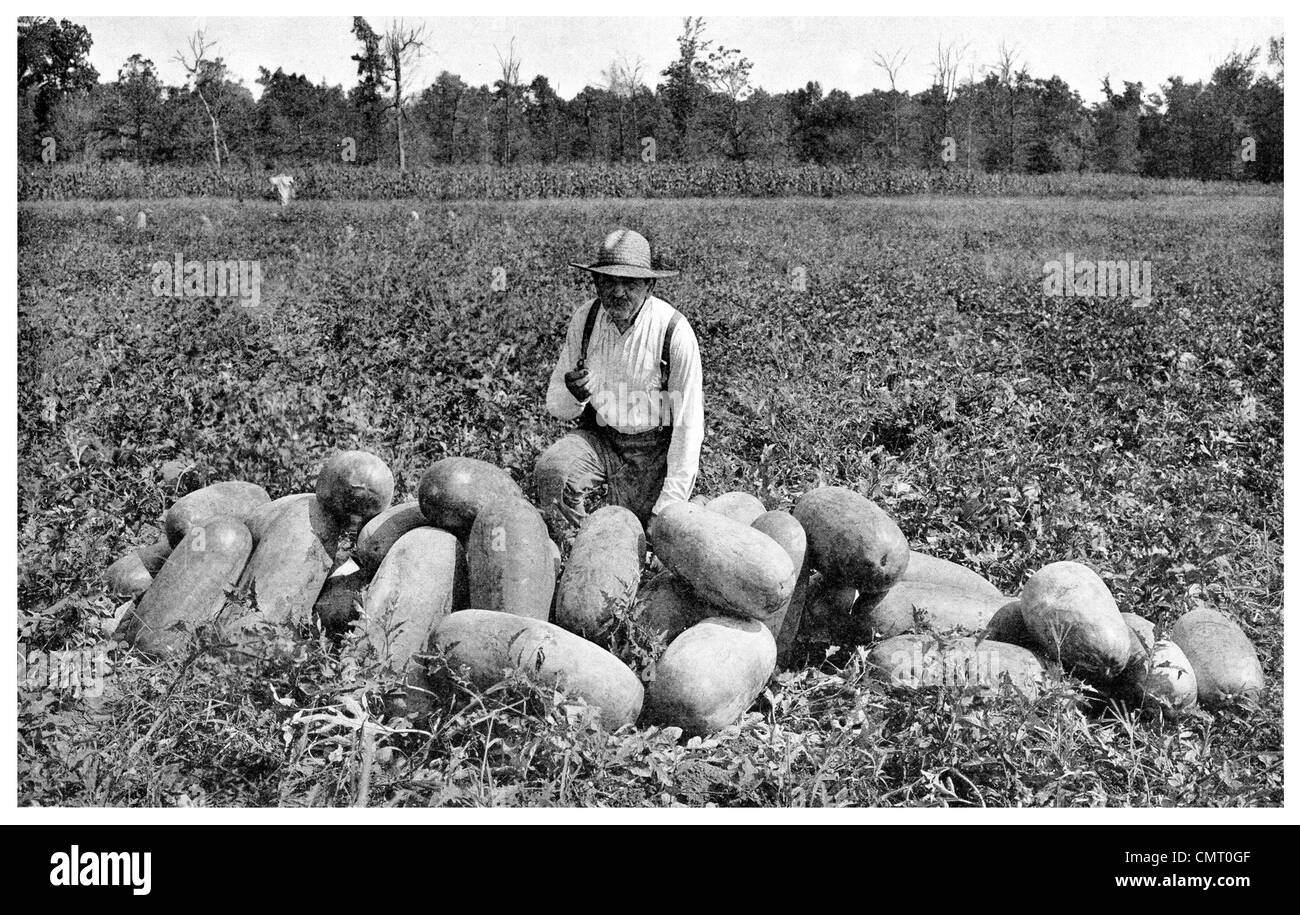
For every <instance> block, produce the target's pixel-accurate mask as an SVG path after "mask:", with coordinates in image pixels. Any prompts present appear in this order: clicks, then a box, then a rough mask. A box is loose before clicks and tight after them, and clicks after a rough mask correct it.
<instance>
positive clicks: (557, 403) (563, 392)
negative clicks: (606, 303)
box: [546, 300, 595, 419]
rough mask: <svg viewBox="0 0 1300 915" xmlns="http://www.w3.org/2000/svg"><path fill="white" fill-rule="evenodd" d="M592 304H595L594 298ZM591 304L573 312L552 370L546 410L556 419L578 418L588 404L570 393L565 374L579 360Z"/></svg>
mask: <svg viewBox="0 0 1300 915" xmlns="http://www.w3.org/2000/svg"><path fill="white" fill-rule="evenodd" d="M591 304H595V303H594V300H593V302H592V303H591ZM591 304H589V305H588V306H587V307H586V308H579V309H578V310H577V311H575V312H574V313H573V318H572V319H571V320H570V321H569V332H568V334H566V335H565V338H564V346H562V347H561V348H560V358H559V359H558V360H557V361H556V363H555V368H554V369H553V370H552V371H551V383H550V385H549V386H548V387H547V389H546V412H547V413H550V414H551V415H552V416H554V417H555V418H556V419H577V418H578V417H579V416H581V415H582V408H583V407H584V406H585V405H586V401H579V400H577V399H576V398H575V397H574V396H573V395H572V394H570V393H569V388H568V386H567V385H565V383H564V376H565V374H566V373H568V372H570V371H572V370H573V367H574V365H576V364H577V361H578V360H577V357H576V356H575V355H574V354H575V353H577V352H578V351H579V350H580V349H582V327H583V325H584V324H585V323H586V321H587V311H588V310H589V309H590V308H591Z"/></svg>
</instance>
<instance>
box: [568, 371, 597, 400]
mask: <svg viewBox="0 0 1300 915" xmlns="http://www.w3.org/2000/svg"><path fill="white" fill-rule="evenodd" d="M590 383H591V372H589V371H587V369H586V368H585V367H582V368H576V369H573V370H572V371H569V372H565V373H564V386H565V387H566V388H568V389H569V393H570V394H572V395H573V399H574V400H576V401H578V402H579V403H585V402H586V401H588V400H590V399H591V391H590V389H588V387H587V385H589V384H590Z"/></svg>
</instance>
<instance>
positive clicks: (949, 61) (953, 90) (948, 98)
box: [932, 40, 969, 136]
mask: <svg viewBox="0 0 1300 915" xmlns="http://www.w3.org/2000/svg"><path fill="white" fill-rule="evenodd" d="M968 47H969V45H962V46H961V47H957V45H956V44H955V43H953V42H949V43H948V44H946V45H945V44H944V43H943V41H942V40H940V41H939V47H938V49H937V50H936V52H935V57H934V63H933V65H932V66H933V68H934V70H933V72H934V85H935V87H936V88H938V90H939V101H940V105H941V110H942V114H943V125H942V127H943V129H942V133H943V135H944V136H948V133H949V123H948V117H949V111H950V110H951V107H952V102H953V99H955V98H956V97H957V70H958V68H960V67H961V61H962V58H963V57H965V56H966V49H967V48H968Z"/></svg>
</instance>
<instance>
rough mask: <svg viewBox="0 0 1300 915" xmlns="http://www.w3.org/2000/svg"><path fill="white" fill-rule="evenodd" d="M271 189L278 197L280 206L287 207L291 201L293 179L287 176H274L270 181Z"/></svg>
mask: <svg viewBox="0 0 1300 915" xmlns="http://www.w3.org/2000/svg"><path fill="white" fill-rule="evenodd" d="M271 187H273V188H275V190H276V192H277V193H278V194H279V195H280V206H281V207H287V206H288V205H289V201H290V200H292V199H293V178H292V177H291V176H289V175H276V176H275V177H274V178H272V179H271Z"/></svg>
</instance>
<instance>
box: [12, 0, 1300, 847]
mask: <svg viewBox="0 0 1300 915" xmlns="http://www.w3.org/2000/svg"><path fill="white" fill-rule="evenodd" d="M27 6H29V7H30V4H27ZM298 9H300V10H301V13H300V14H301V15H305V16H322V15H347V16H351V15H355V14H357V13H362V14H370V15H373V14H372V13H371V12H370V11H367V10H357V9H356V7H355V5H347V6H345V5H342V4H340V3H337V2H333V0H325V2H319V0H318V2H314V3H311V4H306V3H300V4H289V5H288V7H287V8H286V7H285V6H280V7H278V8H277V10H276V15H277V16H286V15H294V14H297V10H298ZM988 9H989V7H987V6H986V7H981V10H982V11H986V10H988ZM995 9H996V14H997V16H1023V17H1031V18H1042V19H1048V20H1050V19H1059V18H1069V16H1066V15H1061V16H1044V15H1043V14H1042V10H1041V5H1040V4H1038V3H1032V2H1028V0H1015V2H1000V3H998V4H997V5H996V7H995ZM1288 9H1289V7H1288V6H1286V5H1284V4H1282V3H1281V2H1277V0H1266V2H1263V3H1258V4H1253V5H1252V6H1251V7H1250V8H1249V14H1250V15H1252V16H1258V17H1259V18H1281V19H1283V20H1284V22H1285V26H1286V28H1285V31H1289V25H1290V21H1291V18H1292V17H1291V16H1290V15H1288V13H1287V11H1288ZM176 10H177V8H176V7H175V5H173V4H164V3H160V2H152V3H139V2H135V3H124V4H117V5H115V6H114V7H113V12H114V14H115V15H146V16H174V14H175V12H176ZM907 10H908V13H909V16H907V17H898V18H918V17H921V16H960V17H970V16H971V15H972V10H971V7H970V6H969V4H967V3H959V2H955V0H947V2H937V3H936V2H930V3H925V2H919V3H913V4H909V6H908V7H907ZM265 11H266V7H265V4H263V3H251V2H247V0H237V2H226V3H223V4H222V5H221V9H220V11H219V13H214V14H213V15H221V16H257V15H258V14H262V13H265ZM798 11H799V14H800V15H804V16H826V15H850V16H853V17H855V18H856V17H862V18H869V17H872V16H874V15H881V14H884V13H885V12H886V11H885V10H879V11H877V10H864V9H862V8H861V7H859V6H856V5H855V6H850V5H849V4H846V3H826V2H819V0H811V2H804V3H801V4H799V7H798ZM383 12H384V14H385V15H388V14H390V13H396V14H398V15H411V16H422V17H425V18H441V17H439V16H436V15H430V14H429V13H428V9H427V6H424V5H415V4H398V5H397V8H396V9H394V8H392V7H389V8H388V9H386V10H384V11H383ZM650 12H651V10H648V9H645V8H631V9H627V8H625V9H623V10H622V11H612V10H611V9H610V5H609V4H597V3H594V2H590V0H587V2H581V3H575V2H551V3H547V4H546V6H545V8H544V10H543V9H539V7H538V6H537V5H536V4H533V3H526V2H522V0H502V2H499V3H497V4H494V6H493V13H494V14H495V15H520V16H526V15H539V14H543V13H544V14H545V15H551V16H554V15H605V16H608V15H620V13H621V14H622V15H628V16H633V15H636V16H645V15H648V14H649V13H650ZM1223 12H1225V10H1224V9H1223V8H1222V7H1221V6H1217V5H1216V6H1211V5H1210V4H1202V5H1200V6H1198V7H1197V9H1195V10H1194V11H1193V15H1195V16H1204V17H1210V18H1213V17H1216V16H1218V15H1221V14H1222V13H1223ZM1236 12H1245V10H1237V11H1236ZM104 13H105V10H104V7H103V6H102V4H96V3H87V2H70V3H66V4H63V5H61V6H60V8H59V9H57V10H53V11H43V10H39V11H38V10H32V9H30V8H28V9H24V10H23V14H24V15H52V16H55V17H62V16H102V15H104ZM653 13H654V14H655V15H664V16H683V15H695V14H703V15H705V16H708V15H711V14H712V15H743V16H761V15H767V16H773V15H789V14H790V6H789V4H779V3H775V2H771V0H752V2H745V3H740V2H735V0H732V2H727V3H717V2H714V3H710V4H707V5H706V8H705V9H702V10H701V9H698V8H692V7H689V6H683V5H680V4H667V5H659V6H655V7H654V8H653ZM864 14H866V15H864ZM1069 15H1070V16H1078V15H1087V16H1103V17H1129V16H1168V17H1186V16H1187V15H1188V9H1187V5H1186V4H1185V3H1179V2H1172V0H1162V2H1144V3H1133V2H1131V0H1130V2H1116V0H1099V2H1093V3H1090V4H1089V5H1088V7H1087V9H1086V10H1077V11H1071V13H1070V14H1069ZM177 18H199V17H196V16H194V14H193V12H192V11H190V12H189V15H188V16H184V17H177ZM6 54H7V55H8V56H9V66H8V69H7V71H6V72H8V73H13V72H15V70H14V66H15V63H16V56H17V50H16V46H15V45H13V44H10V45H8V46H7V51H6ZM3 104H4V108H5V112H6V120H5V123H6V124H9V125H13V124H16V122H17V121H16V118H17V112H16V105H15V96H14V94H13V93H12V92H8V93H5V94H4V100H3ZM1293 108H1294V106H1293ZM1296 117H1297V116H1296V115H1295V113H1294V111H1293V110H1289V111H1288V112H1287V114H1286V126H1287V131H1286V133H1287V134H1288V135H1290V134H1293V133H1295V131H1294V130H1292V129H1291V128H1292V127H1293V125H1294V122H1295V119H1296ZM0 145H2V146H3V156H4V162H5V167H6V169H7V171H6V173H7V174H9V175H12V176H16V175H17V161H16V147H15V144H14V143H13V142H12V141H10V142H7V143H4V144H0ZM1294 150H1295V146H1294V144H1292V149H1291V151H1290V152H1288V154H1287V157H1286V165H1287V170H1288V171H1289V172H1290V173H1291V174H1292V175H1295V174H1298V172H1296V171H1295V167H1296V164H1297V163H1296V162H1295V159H1296V156H1297V153H1295V151H1294ZM5 207H6V208H7V210H8V212H7V214H6V218H5V220H4V222H3V232H4V236H5V237H4V248H3V252H4V258H5V272H6V274H7V275H8V277H9V278H10V281H9V283H8V285H7V286H6V287H5V290H4V302H5V306H6V307H5V308H4V309H3V318H2V319H0V320H2V321H3V327H4V332H5V336H6V339H7V340H8V342H9V352H11V353H15V354H16V352H17V261H16V251H17V230H16V226H17V202H16V198H15V199H6V200H5ZM1293 211H1294V206H1293V204H1292V202H1290V201H1287V202H1285V203H1284V213H1285V218H1286V221H1287V222H1292V219H1291V214H1292V212H1293ZM1295 245H1296V242H1295V239H1294V237H1292V238H1290V239H1288V240H1287V242H1286V244H1285V255H1286V266H1287V268H1288V272H1289V268H1290V265H1291V264H1292V263H1295V262H1296V258H1295V257H1294V256H1293V255H1294V253H1295ZM1231 304H1232V303H1225V306H1226V307H1231ZM1294 324H1295V322H1294V321H1293V320H1291V319H1290V318H1289V315H1288V317H1287V319H1286V333H1285V341H1284V364H1285V378H1286V379H1287V380H1288V383H1287V385H1286V392H1285V398H1286V401H1287V402H1292V403H1293V402H1294V400H1293V396H1292V395H1293V394H1294V390H1293V387H1292V385H1291V384H1290V383H1289V380H1290V379H1292V378H1294V377H1295V364H1294V363H1295V358H1294V354H1295V345H1294V343H1295V341H1294V339H1293V337H1292V329H1293V325H1294ZM4 386H5V390H4V395H3V396H4V405H5V410H6V414H7V420H8V421H7V423H6V425H5V427H4V435H5V437H6V439H7V440H8V442H7V447H5V448H4V449H3V451H2V454H0V459H2V460H3V462H4V463H3V466H4V469H5V477H6V478H7V480H8V481H9V488H8V489H7V491H6V493H5V499H6V501H7V502H8V504H10V505H11V506H12V508H11V513H10V516H9V517H10V519H11V520H10V522H9V523H8V524H7V525H5V527H4V533H3V537H4V541H3V542H4V543H5V544H6V545H7V546H8V547H9V548H10V553H9V554H10V556H14V557H16V556H17V533H16V519H17V464H16V458H17V413H16V409H17V406H16V405H17V363H16V360H15V362H13V363H10V364H9V366H8V367H7V368H6V370H5V372H4ZM1291 412H1293V411H1289V412H1288V414H1287V416H1286V417H1285V420H1284V436H1285V438H1284V441H1286V442H1292V441H1294V440H1295V438H1294V436H1295V432H1296V429H1295V424H1294V423H1293V422H1292V416H1291ZM1293 471H1294V467H1293V462H1292V461H1291V460H1290V459H1289V455H1288V459H1287V460H1286V467H1285V491H1286V492H1294V491H1295V483H1296V477H1295V473H1294V472H1293ZM1292 508H1293V506H1292V504H1291V502H1288V504H1287V505H1286V507H1285V512H1284V519H1285V530H1284V536H1285V531H1289V530H1294V529H1295V527H1294V524H1293V521H1294V514H1295V513H1294V511H1293V510H1292ZM1284 542H1285V556H1286V560H1285V568H1290V567H1291V563H1290V558H1291V556H1292V554H1293V553H1294V550H1293V549H1292V546H1291V542H1290V541H1289V540H1286V541H1284ZM3 577H4V587H6V588H7V591H5V593H8V594H10V595H14V594H16V592H17V580H16V571H15V567H14V565H13V563H12V562H11V563H9V564H7V565H5V566H4V569H3ZM1283 616H1284V619H1285V618H1288V617H1289V614H1287V613H1285V612H1284V614H1283ZM7 620H8V622H7V628H6V630H5V631H6V633H7V636H6V637H7V638H12V637H13V635H12V634H14V633H15V623H16V608H15V610H14V611H13V612H12V613H10V614H9V615H8V616H7ZM1293 641H1294V640H1293V639H1292V638H1291V635H1290V633H1287V635H1286V639H1285V648H1284V657H1285V665H1286V668H1288V669H1291V670H1295V663H1294V662H1295V658H1294V657H1293V656H1292V655H1293V651H1292V644H1291V643H1292V642H1293ZM2 664H3V666H0V676H3V678H4V679H3V682H8V683H14V682H16V665H15V661H14V654H13V653H12V652H10V651H6V652H5V656H4V660H3V662H2ZM1294 680H1295V675H1294V674H1293V675H1292V676H1291V677H1290V680H1289V681H1288V682H1287V683H1286V684H1285V686H1284V718H1285V725H1286V727H1285V734H1286V735H1288V736H1289V735H1291V734H1293V733H1294V732H1295V723H1296V722H1295V717H1296V716H1295V713H1294V709H1295V688H1294V683H1293V682H1292V681H1294ZM3 709H4V711H3V715H4V723H5V728H4V733H6V734H14V735H15V739H16V732H15V729H16V724H17V721H16V710H15V706H14V703H12V702H5V703H3ZM1289 743H1290V742H1289V741H1287V744H1288V745H1287V746H1286V747H1285V751H1289V750H1290V746H1289ZM15 766H16V754H15V753H14V752H5V753H3V754H0V792H3V793H4V794H3V797H0V809H3V810H4V814H5V816H4V821H5V822H13V823H25V824H36V823H42V824H78V823H92V822H93V823H104V824H117V823H121V824H186V823H203V824H236V823H249V824H272V823H295V824H325V823H349V824H352V823H365V824H417V823H435V822H436V823H446V824H459V825H467V824H502V823H606V824H611V823H618V824H647V823H693V824H699V823H711V824H755V825H757V824H765V823H791V824H796V823H797V824H807V823H818V824H845V823H858V824H866V823H873V824H874V823H879V824H895V825H896V824H944V825H951V824H1045V823H1068V824H1080V825H1082V824H1103V823H1104V824H1125V825H1139V824H1176V825H1192V824H1280V823H1295V822H1297V819H1298V818H1297V816H1296V812H1295V811H1296V808H1297V804H1296V803H1295V802H1293V801H1291V800H1290V797H1291V795H1292V794H1293V792H1294V790H1295V789H1294V786H1295V784H1296V781H1295V774H1296V762H1295V760H1294V758H1293V757H1292V754H1291V753H1290V752H1286V754H1285V767H1284V772H1285V785H1286V787H1287V788H1290V789H1291V790H1289V791H1287V795H1286V796H1287V801H1288V802H1287V803H1286V805H1285V806H1284V807H1283V808H1280V809H1248V810H1207V809H1199V808H1198V809H1169V808H1105V809H1098V810H1079V809H1057V808H1047V809H1032V810H1023V809H1004V808H999V809H989V810H935V809H917V808H854V809H849V810H786V809H781V808H764V809H755V810H748V809H718V810H692V809H680V810H641V809H617V810H575V809H560V808H552V809H474V810H446V809H437V810H410V809H403V810H395V809H387V808H368V809H362V810H355V809H334V808H330V809H324V810H322V809H311V810H307V809H238V808H236V809H230V808H226V809H209V810H200V809H195V808H186V809H179V810H168V809H143V810H141V809H122V808H17V807H15V806H14V805H15V803H16V797H17V779H16V770H15Z"/></svg>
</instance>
